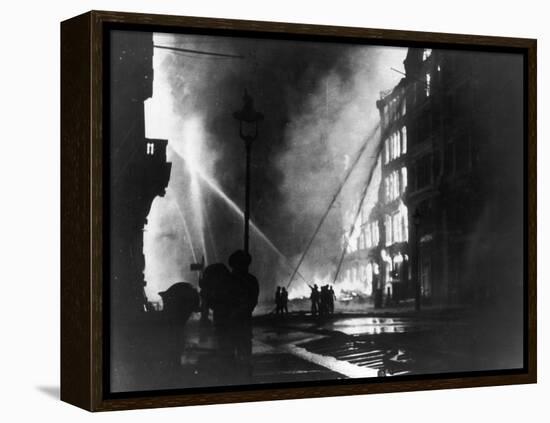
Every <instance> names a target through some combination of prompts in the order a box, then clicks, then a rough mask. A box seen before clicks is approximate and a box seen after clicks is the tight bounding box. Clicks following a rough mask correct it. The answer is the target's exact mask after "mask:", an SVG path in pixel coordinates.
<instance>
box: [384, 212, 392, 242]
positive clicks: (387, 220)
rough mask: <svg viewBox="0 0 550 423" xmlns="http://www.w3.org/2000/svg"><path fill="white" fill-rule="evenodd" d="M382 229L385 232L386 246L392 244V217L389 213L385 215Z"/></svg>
mask: <svg viewBox="0 0 550 423" xmlns="http://www.w3.org/2000/svg"><path fill="white" fill-rule="evenodd" d="M384 229H385V232H386V246H390V245H392V244H393V233H392V218H391V216H390V215H386V217H385V221H384Z"/></svg>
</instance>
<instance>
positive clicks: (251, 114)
mask: <svg viewBox="0 0 550 423" xmlns="http://www.w3.org/2000/svg"><path fill="white" fill-rule="evenodd" d="M243 103H244V104H243V108H242V109H241V110H239V111H238V112H234V113H233V117H234V118H235V119H236V120H238V121H239V136H240V137H241V139H242V140H243V141H244V147H245V152H246V173H245V191H244V193H245V195H244V251H245V253H247V254H248V238H249V236H248V234H249V221H250V157H251V153H252V142H253V141H254V140H255V139H256V138H257V137H258V122H260V121H262V120H263V119H264V115H263V114H262V113H260V112H257V111H256V110H254V100H253V99H252V97H250V95H249V94H248V92H247V91H246V90H245V91H244V96H243ZM247 127H248V128H247ZM250 127H252V128H250ZM247 129H248V130H247Z"/></svg>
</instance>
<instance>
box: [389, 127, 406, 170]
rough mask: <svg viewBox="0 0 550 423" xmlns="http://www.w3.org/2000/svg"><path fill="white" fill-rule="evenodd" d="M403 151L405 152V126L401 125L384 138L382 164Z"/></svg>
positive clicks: (393, 158) (400, 154) (395, 157)
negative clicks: (397, 129)
mask: <svg viewBox="0 0 550 423" xmlns="http://www.w3.org/2000/svg"><path fill="white" fill-rule="evenodd" d="M405 153H407V127H406V126H403V127H402V128H401V129H400V130H399V131H395V132H393V133H392V134H391V135H390V136H389V137H388V138H386V141H385V144H384V164H388V163H389V162H390V161H392V160H395V159H397V158H398V157H400V156H402V155H403V154H405Z"/></svg>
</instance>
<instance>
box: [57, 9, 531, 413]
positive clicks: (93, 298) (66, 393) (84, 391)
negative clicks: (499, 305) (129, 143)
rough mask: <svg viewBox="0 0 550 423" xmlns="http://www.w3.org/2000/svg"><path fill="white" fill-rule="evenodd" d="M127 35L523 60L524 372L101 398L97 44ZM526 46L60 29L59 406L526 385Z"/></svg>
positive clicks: (93, 26) (282, 30)
mask: <svg viewBox="0 0 550 423" xmlns="http://www.w3.org/2000/svg"><path fill="white" fill-rule="evenodd" d="M110 25H111V26H113V25H115V26H116V25H119V26H123V27H125V28H126V27H127V28H133V29H136V30H145V31H154V28H159V27H162V28H164V29H166V30H171V29H174V30H180V31H181V30H182V29H189V30H201V31H205V30H213V31H214V30H215V31H217V33H218V34H219V33H223V34H232V33H234V34H246V35H248V36H252V37H254V36H263V37H269V36H273V37H278V38H286V39H292V38H293V37H301V38H302V39H303V38H305V37H312V38H313V39H315V40H316V41H323V40H338V41H342V42H369V41H371V42H377V43H381V42H384V43H388V45H395V46H407V47H410V46H426V45H427V46H429V47H433V48H438V47H447V48H448V47H452V48H457V49H473V50H490V51H499V50H505V51H512V52H516V53H520V54H523V55H524V63H525V66H524V78H525V80H524V96H525V100H524V105H525V110H524V125H525V132H524V135H525V140H526V144H525V146H524V152H525V155H524V168H525V173H524V175H525V176H524V178H525V181H524V191H525V205H524V216H525V217H524V219H525V225H524V234H525V235H524V238H525V242H524V254H525V255H524V257H525V260H524V265H525V273H524V274H525V277H524V311H525V317H524V364H525V365H524V368H523V369H520V370H513V371H490V372H479V374H477V373H475V372H473V373H471V374H465V375H455V374H450V375H449V374H447V375H445V374H443V375H438V376H433V375H427V376H412V377H404V378H393V379H390V380H384V381H381V380H379V379H375V380H372V381H370V380H367V381H361V380H353V381H350V383H333V382H331V381H327V382H323V383H319V382H315V383H311V384H309V383H307V384H290V385H289V386H267V387H264V386H250V387H245V388H238V389H229V388H227V389H223V390H220V389H218V390H208V389H202V390H197V391H196V392H190V393H174V392H159V393H158V394H152V395H149V394H144V395H140V394H132V395H122V394H121V395H116V396H112V395H111V396H110V395H107V394H106V384H105V359H106V343H107V341H106V338H107V336H108V330H109V328H108V326H107V325H106V322H105V314H104V313H105V309H106V307H107V304H105V298H106V297H105V290H104V270H105V255H104V234H105V230H106V214H105V208H106V207H107V206H106V198H105V197H104V192H105V191H104V188H105V184H106V182H107V181H106V180H105V173H104V161H105V157H106V152H105V147H104V142H103V139H104V136H103V133H104V129H105V103H104V97H103V93H104V85H105V83H106V81H105V70H104V67H103V63H104V62H103V54H104V48H105V45H104V34H105V31H106V30H107V28H109V26H110ZM536 69H537V68H536V40H532V39H519V38H503V37H490V36H475V35H457V34H441V33H427V32H411V31H396V30H381V29H363V28H349V27H333V26H317V25H302V24H287V23H274V22H255V21H239V20H226V19H212V18H197V17H180V16H165V15H149V14H134V13H120V12H103V11H92V12H88V13H85V14H83V15H80V16H78V17H75V18H72V19H69V20H67V21H64V22H63V23H62V24H61V399H62V400H63V401H66V402H68V403H70V404H73V405H76V406H78V407H81V408H84V409H86V410H90V411H105V410H123V409H133V408H149V407H167V406H182V405H197V404H217V403H232V402H243V401H265V400H277V399H292V398H312V397H322V396H338V395H358V394H370V393H385V392H401V391H412V390H429V389H446V388H464V387H480V386H491V385H508V384H525V383H536V380H537V355H536V351H537V340H536V323H537V318H536V316H537V312H536V292H537V288H536V207H537V205H536V113H537V112H536V108H537V101H536V89H537V88H536Z"/></svg>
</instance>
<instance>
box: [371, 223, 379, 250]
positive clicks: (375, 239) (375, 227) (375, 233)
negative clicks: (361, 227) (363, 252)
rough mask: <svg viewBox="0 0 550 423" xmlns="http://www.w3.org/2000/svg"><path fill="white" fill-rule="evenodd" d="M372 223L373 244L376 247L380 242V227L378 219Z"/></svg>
mask: <svg viewBox="0 0 550 423" xmlns="http://www.w3.org/2000/svg"><path fill="white" fill-rule="evenodd" d="M371 225H372V228H371V231H372V245H373V246H375V247H376V246H377V245H378V243H379V242H380V231H379V229H378V220H377V221H376V222H372V223H371Z"/></svg>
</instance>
